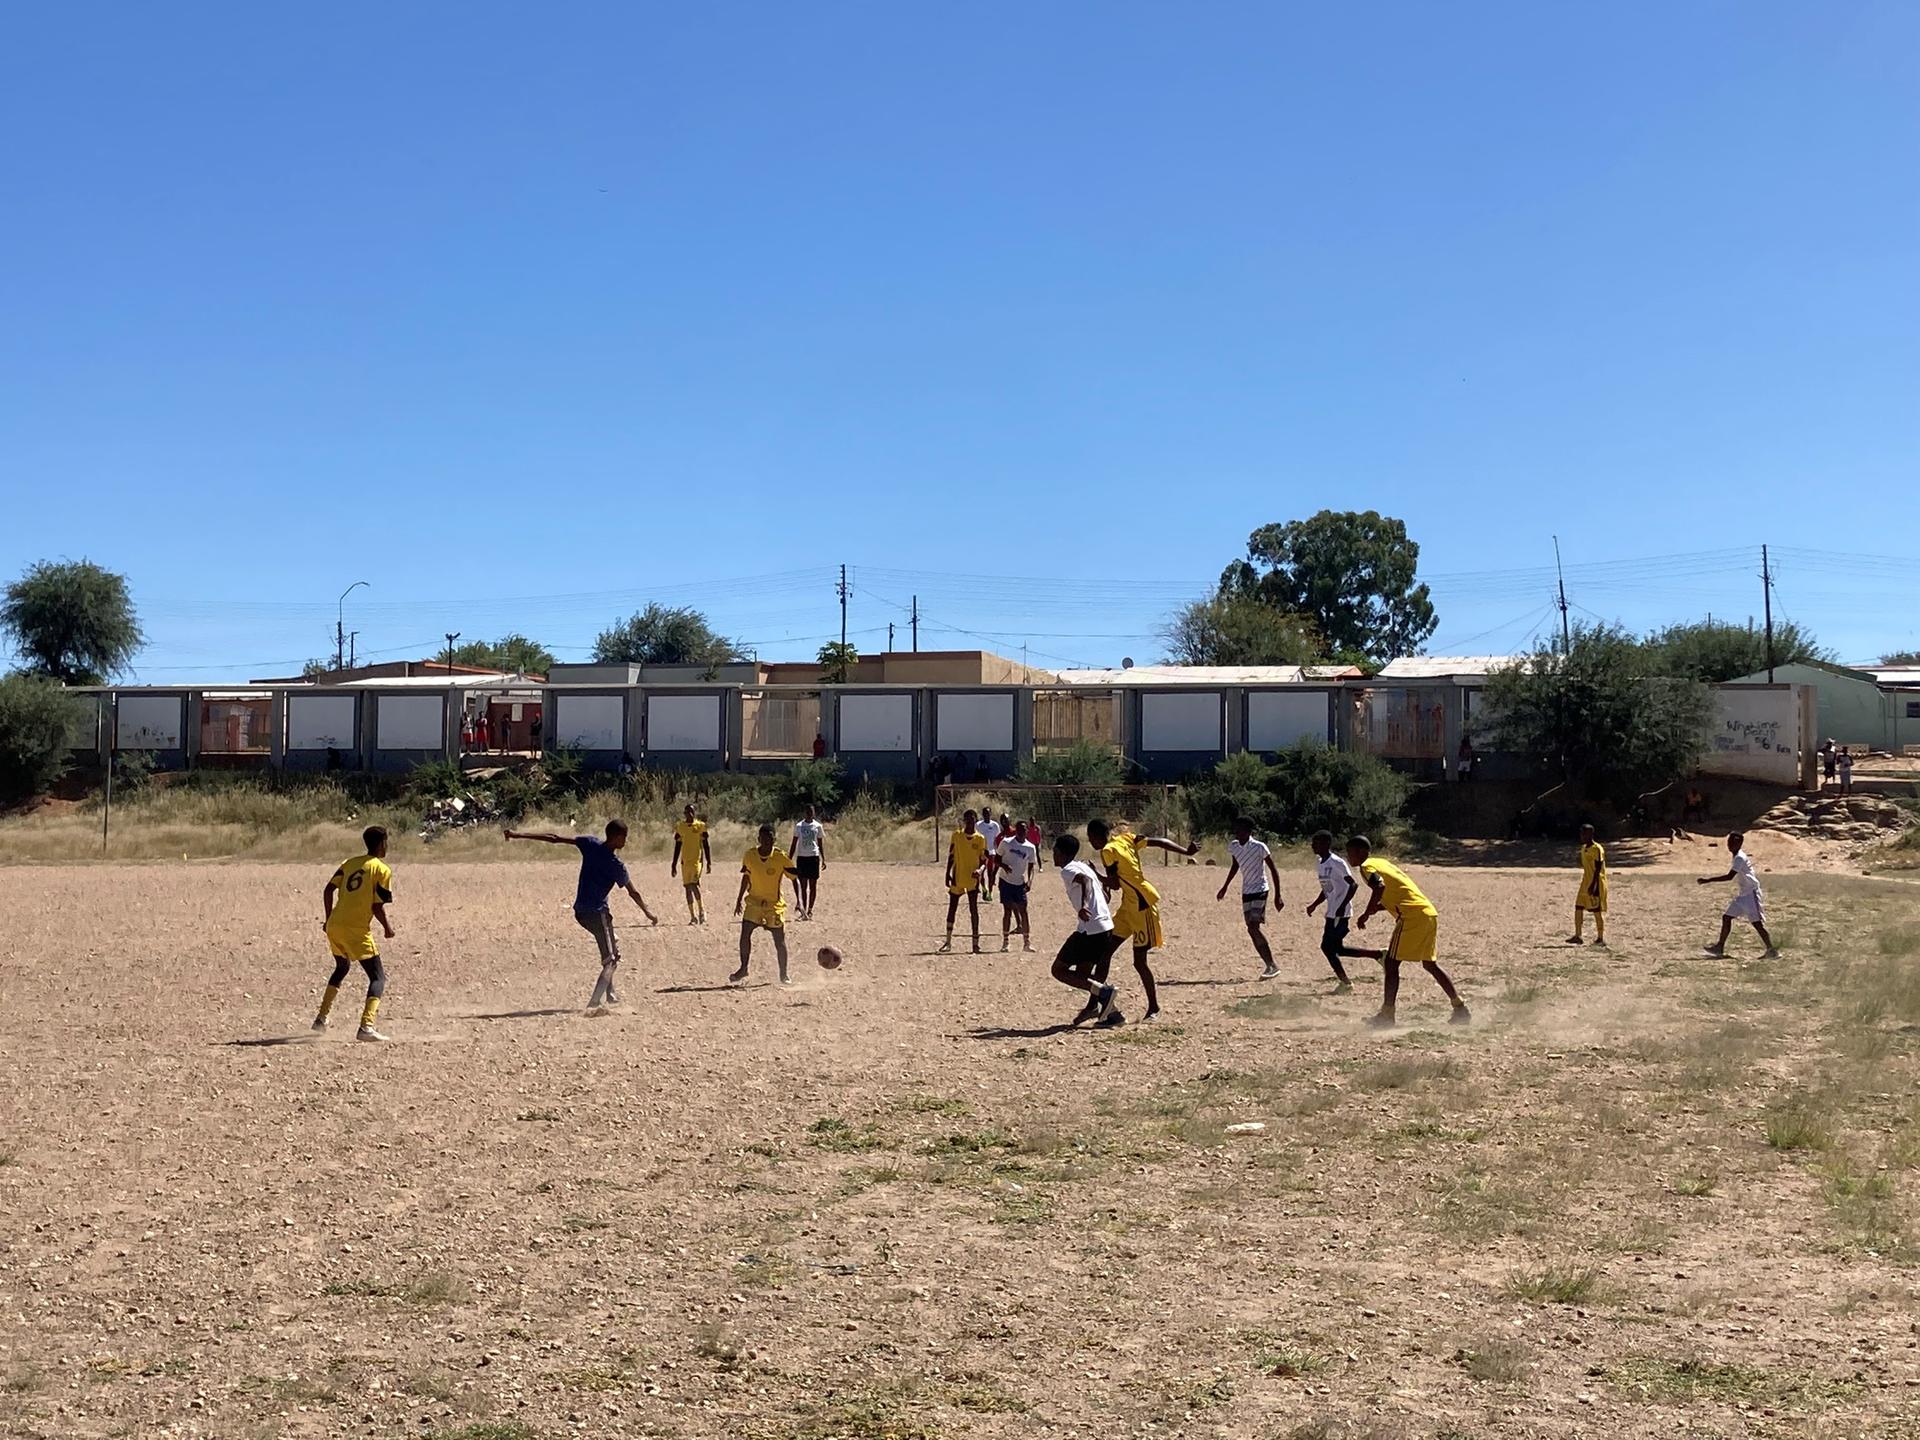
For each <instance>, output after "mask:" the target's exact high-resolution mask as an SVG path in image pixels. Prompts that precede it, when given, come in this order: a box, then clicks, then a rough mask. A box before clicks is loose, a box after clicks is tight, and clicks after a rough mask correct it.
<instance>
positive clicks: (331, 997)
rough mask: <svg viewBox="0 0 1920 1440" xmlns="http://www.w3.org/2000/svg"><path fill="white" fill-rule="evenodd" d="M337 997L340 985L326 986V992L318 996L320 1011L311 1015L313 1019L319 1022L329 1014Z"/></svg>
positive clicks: (338, 996)
mask: <svg viewBox="0 0 1920 1440" xmlns="http://www.w3.org/2000/svg"><path fill="white" fill-rule="evenodd" d="M339 998H340V987H339V986H338V985H329V986H327V993H326V994H324V995H322V996H321V997H320V1013H319V1014H318V1015H316V1016H314V1017H313V1018H314V1020H315V1021H316V1022H319V1021H322V1020H325V1019H326V1018H327V1016H329V1015H331V1014H332V1013H333V1002H334V1001H335V1000H338V999H339Z"/></svg>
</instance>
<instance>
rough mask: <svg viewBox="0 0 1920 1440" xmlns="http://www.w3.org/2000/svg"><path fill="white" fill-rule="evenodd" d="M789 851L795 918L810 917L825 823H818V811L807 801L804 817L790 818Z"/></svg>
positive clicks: (823, 860) (822, 860) (822, 863)
mask: <svg viewBox="0 0 1920 1440" xmlns="http://www.w3.org/2000/svg"><path fill="white" fill-rule="evenodd" d="M791 854H792V855H793V868H794V871H795V873H796V874H797V875H798V877H799V880H798V885H797V887H796V890H795V894H796V897H797V899H798V901H799V908H800V917H799V918H800V919H802V920H811V919H812V918H813V905H814V901H815V900H817V899H818V898H819V895H820V872H821V871H822V870H824V869H826V868H827V827H826V826H824V825H822V824H821V823H820V815H819V812H818V811H817V810H815V809H814V807H813V806H811V805H809V806H807V814H806V818H805V819H803V820H796V821H795V822H794V825H793V849H792V851H791Z"/></svg>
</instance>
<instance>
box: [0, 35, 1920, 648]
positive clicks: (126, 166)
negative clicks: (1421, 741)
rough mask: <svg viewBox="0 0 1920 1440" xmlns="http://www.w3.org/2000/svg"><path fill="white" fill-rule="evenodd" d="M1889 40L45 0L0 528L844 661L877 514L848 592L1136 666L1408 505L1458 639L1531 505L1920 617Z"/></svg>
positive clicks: (169, 610) (555, 636) (860, 570)
mask: <svg viewBox="0 0 1920 1440" xmlns="http://www.w3.org/2000/svg"><path fill="white" fill-rule="evenodd" d="M1916 53H1920V6H1915V5H1913V4H1911V3H1907V0H1881V3H1860V4H1852V3H1849V4H1842V5H1806V4H1785V3H1751V0H1741V3H1734V0H1723V3H1697V4H1695V3H1689V4H1680V5H1674V4H1669V3H1637V4H1612V5H1605V6H1586V7H1573V6H1563V5H1542V4H1538V3H1533V0H1527V3H1509V4H1472V3H1468V4H1461V5H1437V4H1431V3H1425V0H1421V3H1406V4H1374V5H1365V6H1330V5H1306V4H1276V3H1260V4H1245V5H1231V4H1210V5H1204V6H1174V5H1167V4H1151V5H1133V4H1121V3H1098V4H1065V3H1062V4H1046V5H1012V4H999V5H994V4H987V5H970V6H951V5H900V4H893V3H887V4H881V3H874V4H865V5H852V4H831V3H828V4H809V5H781V6H775V5H726V4H712V5H694V6H688V5H676V6H664V5H638V4H618V5H615V4H607V5H579V6H567V7H552V6H547V7H538V6H526V5H519V4H516V5H504V4H489V3H482V4H475V3H461V4H458V5H454V4H439V5H429V4H409V5H400V6H396V5H392V4H380V5H374V4H333V5H327V6H308V7H301V8H293V9H290V8H288V7H282V6H260V5H253V4H248V5H240V4H229V5H212V4H207V5H187V6H121V7H90V6H28V7H23V8H20V9H17V10H15V11H14V13H13V14H12V15H11V17H10V20H9V24H8V32H7V39H6V45H5V49H4V54H3V55H0V125H3V126H4V133H5V134H6V135H7V136H8V137H9V140H8V144H7V145H6V147H5V149H4V151H3V152H0V205H3V206H4V216H5V221H4V224H0V317H4V318H3V319H0V485H4V489H5V499H6V513H7V514H8V515H9V517H10V518H11V520H12V521H13V522H14V523H10V524H9V525H8V526H6V527H5V529H4V532H0V572H4V573H5V574H6V575H12V574H15V573H17V572H18V571H19V570H20V569H21V568H22V567H24V566H25V565H26V564H27V563H29V562H30V561H32V560H34V559H36V558H41V557H56V556H71V557H80V556H86V557H89V558H91V559H94V560H96V561H99V562H101V563H103V564H106V565H108V566H111V567H113V568H115V569H118V570H122V571H124V572H125V573H126V574H127V575H128V576H129V577H130V578H131V580H132V582H133V586H134V589H135V593H136V596H137V598H138V601H139V603H140V607H141V610H142V612H143V615H144V617H145V621H146V625H147V629H148V632H149V637H150V645H149V648H148V650H147V652H146V653H145V654H144V655H143V657H142V659H141V666H140V675H141V677H142V678H144V679H148V680H163V679H171V678H189V679H196V680H210V679H215V678H229V677H240V676H245V675H248V674H260V673H270V672H271V671H273V670H276V669H283V668H285V667H286V666H287V665H288V664H289V663H290V662H291V663H295V664H297V663H298V661H300V660H301V659H303V658H305V657H307V656H309V655H320V654H323V653H326V652H327V651H328V649H329V648H330V638H331V631H332V625H333V618H334V608H335V603H334V600H335V596H336V595H338V593H339V592H340V590H341V589H342V588H343V587H344V586H346V585H347V584H348V583H349V582H351V581H353V580H357V579H367V580H369V581H371V582H372V588H371V590H368V591H361V592H358V593H357V594H356V595H355V596H354V597H353V599H352V601H351V602H350V605H349V608H348V623H349V625H350V626H351V627H353V628H357V629H358V630H360V632H361V641H360V644H361V648H362V649H363V650H364V651H372V652H375V653H384V654H393V653H408V654H417V653H421V652H424V651H429V650H431V649H432V648H433V647H434V646H436V645H438V644H439V641H438V639H437V637H438V636H439V634H440V633H441V632H442V631H445V630H459V631H461V632H463V633H464V635H465V636H467V637H468V638H472V637H477V636H491V635H495V634H498V633H500V632H501V631H504V630H506V629H509V628H512V627H519V628H522V629H525V630H526V631H528V632H529V633H531V634H533V635H535V636H536V637H537V638H540V639H542V640H544V641H546V642H547V643H549V644H550V645H552V646H553V647H554V648H555V649H556V650H558V651H559V652H560V653H561V655H562V657H563V658H568V657H574V658H579V657H582V656H583V655H584V650H585V647H587V646H588V645H590V643H591V641H592V639H593V636H594V634H595V633H596V632H597V631H598V630H599V629H600V628H601V627H602V626H603V625H604V624H605V623H606V622H607V621H609V620H610V619H612V618H614V617H615V616H616V615H618V614H620V613H623V612H625V611H627V610H631V609H633V608H636V607H637V605H638V604H640V603H642V602H643V601H644V600H645V599H647V598H649V597H657V598H660V599H663V600H666V601H670V602H673V603H691V604H696V605H698V606H700V607H702V608H704V609H706V610H707V611H709V613H710V614H711V615H712V617H713V618H714V619H715V621H716V622H717V623H718V624H719V625H720V626H721V627H722V628H723V629H725V630H728V631H729V632H731V633H734V634H736V635H739V636H741V637H742V638H745V639H747V640H750V641H752V642H754V643H755V644H756V645H757V647H758V649H759V651H760V653H761V654H762V655H766V656H784V655H794V654H800V653H810V652H811V651H812V650H813V649H814V648H815V647H816V646H817V645H818V643H819V638H820V637H822V636H824V635H827V634H830V633H831V632H833V631H834V629H835V628H836V626H837V623H838V619H837V610H836V605H835V599H834V594H833V589H832V575H831V567H832V566H834V565H837V564H838V563H840V562H842V561H845V562H847V563H848V564H850V565H851V566H852V567H853V568H854V577H855V595H854V600H853V611H852V617H853V618H852V628H853V629H854V631H855V632H856V634H857V638H859V639H861V640H862V641H863V642H865V643H868V644H872V643H874V642H875V641H880V642H882V643H884V633H878V634H876V633H874V632H876V630H879V631H882V632H883V627H884V626H885V624H886V622H887V621H888V620H890V619H893V620H899V619H903V618H904V617H902V616H901V615H899V614H898V613H897V612H896V611H894V610H893V609H891V608H890V607H889V606H888V604H887V603H886V602H888V601H895V602H900V603H904V602H905V601H906V600H907V598H908V597H909V596H910V595H911V594H913V593H915V592H916V591H917V592H918V593H919V594H920V596H921V603H922V606H923V608H924V610H925V613H926V615H927V617H928V620H929V625H928V627H927V628H926V629H923V631H922V636H921V640H922V645H923V646H924V647H926V648H934V647H946V646H972V645H977V644H980V643H983V642H981V641H980V640H978V639H976V638H974V637H971V636H969V635H966V634H963V633H959V632H960V631H963V630H972V631H977V632H981V633H984V634H988V635H990V636H991V637H992V639H991V641H990V642H987V643H991V644H992V645H993V646H994V647H995V648H998V649H1000V650H1002V651H1004V652H1007V653H1012V654H1015V655H1018V654H1019V653H1020V650H1021V646H1022V643H1023V642H1024V643H1025V644H1026V645H1027V646H1029V647H1030V653H1031V655H1032V657H1033V658H1034V659H1035V660H1041V659H1043V658H1044V659H1047V660H1053V659H1060V660H1075V661H1085V662H1090V663H1112V662H1115V661H1117V660H1118V659H1119V657H1120V656H1122V655H1132V656H1134V657H1136V658H1139V659H1147V658H1151V657H1154V656H1156V655H1157V654H1158V650H1159V647H1158V644H1157V642H1156V641H1155V639H1154V638H1153V631H1154V630H1155V628H1156V626H1157V625H1158V624H1159V623H1160V621H1161V619H1162V618H1163V617H1164V615H1165V613H1166V612H1167V611H1168V610H1169V609H1171V608H1172V607H1173V606H1174V605H1175V604H1176V603H1177V602H1178V601H1179V600H1181V599H1182V598H1186V597H1188V596H1191V595H1194V594H1197V593H1199V592H1200V591H1201V590H1202V589H1203V588H1204V587H1205V586H1206V585H1207V584H1208V583H1210V582H1211V581H1212V580H1213V579H1214V578H1215V577H1216V576H1217V575H1218V573H1219V571H1220V569H1221V567H1222V566H1223V565H1224V564H1225V563H1226V562H1227V561H1229V560H1230V559H1232V558H1234V556H1235V555H1236V554H1237V553H1238V552H1239V551H1240V550H1241V548H1242V547H1243V545H1244V543H1245V538H1246V535H1247V532H1248V531H1250V530H1251V529H1252V528H1254V527H1255V526H1256V525H1259V524H1262V523H1265V522H1269V521H1275V520H1284V519H1288V518H1294V517H1298V516H1302V515H1305V514H1308V513H1311V512H1312V511H1315V510H1318V509H1321V508H1323V507H1334V508H1340V509H1347V508H1352V509H1367V508H1377V509H1380V510H1383V511H1386V512H1388V513H1390V514H1394V515H1398V516H1401V517H1404V518H1405V519H1406V521H1407V522H1408V524H1409V526H1410V527H1411V529H1412V531H1413V534H1414V536H1415V538H1416V539H1418V540H1419V541H1420V543H1421V545H1422V557H1421V559H1422V569H1423V572H1424V573H1427V574H1429V575H1431V576H1432V577H1433V581H1434V587H1435V592H1436V600H1437V603H1438V605H1439V608H1440V614H1441V625H1440V630H1439V631H1438V633H1437V634H1436V635H1435V636H1434V639H1433V641H1432V642H1431V643H1430V646H1429V648H1430V649H1432V650H1434V651H1436V652H1445V651H1461V650H1464V651H1470V652H1483V651H1490V650H1504V649H1507V648H1510V647H1512V646H1514V645H1517V644H1519V643H1521V642H1522V641H1523V640H1524V639H1525V637H1526V636H1527V634H1528V633H1529V632H1530V631H1531V630H1532V628H1533V627H1534V626H1535V625H1537V624H1538V623H1540V622H1541V621H1542V620H1544V619H1545V618H1546V616H1547V613H1548V612H1547V610H1546V605H1547V601H1548V599H1549V587H1550V584H1551V563H1552V548H1551V541H1550V536H1552V535H1553V534H1555V533H1558V534H1559V536H1560V537H1561V542H1562V545H1563V547H1564V550H1565V552H1566V556H1567V559H1568V561H1569V562H1570V564H1571V566H1572V569H1571V570H1570V581H1571V584H1570V589H1571V592H1572V596H1573V599H1574V600H1575V602H1576V603H1577V604H1579V605H1581V606H1582V607H1584V610H1585V611H1587V612H1591V613H1594V614H1599V615H1604V616H1608V617H1619V618H1622V619H1625V620H1627V621H1629V622H1630V623H1633V624H1635V625H1644V624H1650V623H1654V622H1656V621H1659V620H1662V619H1665V618H1670V617H1691V616H1696V615H1700V614H1703V613H1705V612H1707V611H1712V612H1713V613H1714V614H1716V615H1722V614H1724V615H1733V616H1736V617H1739V618H1744V617H1745V616H1746V615H1747V614H1748V613H1750V612H1756V611H1757V610H1758V608H1759V597H1760V586H1759V582H1758V579H1757V578H1756V577H1755V572H1756V571H1757V569H1758V547H1759V545H1760V543H1761V542H1762V541H1763V540H1764V541H1770V542H1772V543H1773V544H1774V545H1776V546H1778V547H1780V549H1781V550H1782V552H1783V554H1782V557H1781V565H1780V571H1781V573H1780V590H1779V601H1780V605H1781V608H1782V610H1783V611H1784V612H1785V613H1787V614H1789V615H1792V616H1795V617H1798V618H1800V619H1802V620H1805V621H1807V622H1809V623H1811V624H1812V625H1813V627H1814V628H1815V629H1816V630H1817V631H1818V632H1819V633H1820V634H1821V635H1822V637H1823V638H1825V639H1827V640H1829V641H1830V642H1832V643H1833V644H1834V645H1835V646H1836V647H1837V648H1838V649H1839V650H1840V651H1841V653H1842V655H1843V657H1844V658H1861V657H1865V656H1869V655H1872V654H1876V653H1878V652H1879V651H1881V650H1884V649H1890V648H1894V647H1907V646H1913V645H1916V644H1920V607H1917V606H1915V605H1914V603H1913V601H1914V599H1915V597H1916V595H1917V594H1920V583H1917V582H1920V324H1916V321H1917V320H1920V163H1916V161H1920V143H1917V142H1920V89H1917V88H1916V87H1915V85H1914V75H1913V57H1914V56H1915V54H1916ZM1855 549H1858V550H1860V551H1864V552H1866V553H1867V554H1869V555H1871V556H1876V557H1885V558H1880V559H1872V560H1867V561H1856V560H1853V559H1851V558H1849V556H1848V555H1847V553H1846V552H1849V551H1853V550H1855ZM1668 555H1686V556H1690V557H1694V558H1691V559H1687V560H1684V561H1675V562H1667V561H1659V562H1654V563H1646V559H1647V557H1658V556H1668ZM1624 562H1635V563H1624ZM1541 567H1545V568H1541ZM1516 572H1517V573H1516ZM1009 575H1011V576H1012V577H1014V578H1013V579H1012V580H1011V581H1009V580H1008V579H1007V578H1005V577H1008V576H1009ZM968 577H977V583H975V581H974V580H973V579H970V578H968ZM940 627H955V628H940ZM899 643H900V645H901V646H902V647H903V648H904V646H905V644H906V641H905V638H904V630H903V631H902V638H901V640H900V641H899Z"/></svg>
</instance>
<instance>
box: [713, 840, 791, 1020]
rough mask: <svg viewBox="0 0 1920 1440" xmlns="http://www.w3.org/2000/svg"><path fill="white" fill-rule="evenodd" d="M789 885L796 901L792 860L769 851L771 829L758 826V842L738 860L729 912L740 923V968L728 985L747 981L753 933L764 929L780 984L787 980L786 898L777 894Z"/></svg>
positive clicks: (774, 850)
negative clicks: (737, 889)
mask: <svg viewBox="0 0 1920 1440" xmlns="http://www.w3.org/2000/svg"><path fill="white" fill-rule="evenodd" d="M789 880H790V881H792V882H793V898H794V901H795V903H796V904H797V903H798V902H799V899H800V876H799V872H798V871H797V870H796V869H795V868H794V864H793V861H792V860H791V859H790V858H789V857H788V856H787V854H786V852H785V851H783V850H776V849H774V848H773V827H772V826H771V825H762V826H761V827H760V839H759V844H757V845H756V846H755V847H754V848H753V849H751V850H749V851H747V853H746V854H745V856H743V857H742V858H741V861H740V893H739V894H738V895H736V896H734V897H733V913H734V914H736V915H739V916H740V917H741V920H740V968H739V969H738V970H736V971H734V972H733V973H732V974H731V975H729V976H727V983H728V984H729V985H737V984H739V983H740V982H741V981H742V980H744V979H746V978H747V962H748V961H749V960H750V959H751V958H752V956H753V932H754V931H755V930H765V931H766V932H767V933H768V934H769V935H771V936H773V958H774V960H775V961H776V962H778V964H779V966H780V983H781V984H782V985H785V984H787V983H789V982H788V980H787V899H786V896H785V895H784V894H782V893H781V886H782V884H783V883H784V882H786V881H789Z"/></svg>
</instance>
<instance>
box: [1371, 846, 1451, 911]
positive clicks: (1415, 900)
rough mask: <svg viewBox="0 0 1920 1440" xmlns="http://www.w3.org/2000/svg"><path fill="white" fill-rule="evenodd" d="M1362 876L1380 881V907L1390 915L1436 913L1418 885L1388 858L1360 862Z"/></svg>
mask: <svg viewBox="0 0 1920 1440" xmlns="http://www.w3.org/2000/svg"><path fill="white" fill-rule="evenodd" d="M1360 873H1361V874H1362V875H1363V876H1368V877H1371V878H1372V879H1377V880H1379V882H1380V886H1381V893H1380V907H1381V908H1382V909H1383V910H1385V911H1386V912H1387V913H1388V914H1390V915H1406V914H1413V915H1438V914H1439V913H1440V912H1439V911H1438V910H1436V909H1434V908H1433V902H1432V901H1431V900H1429V899H1427V897H1426V896H1425V895H1422V894H1421V893H1420V887H1419V886H1418V885H1416V884H1414V883H1413V881H1411V880H1409V879H1408V878H1407V877H1406V874H1405V872H1404V871H1402V870H1401V869H1400V867H1399V866H1398V865H1395V864H1394V863H1393V862H1392V861H1390V860H1375V859H1372V858H1369V859H1367V860H1363V861H1362V862H1361V864H1360Z"/></svg>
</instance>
